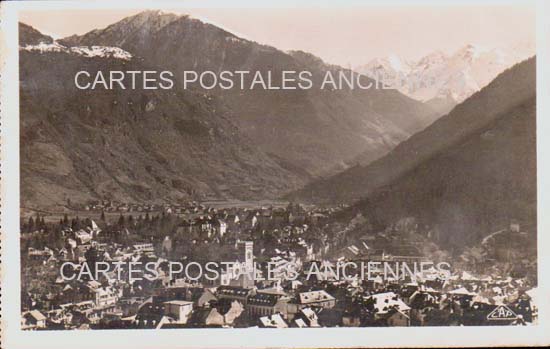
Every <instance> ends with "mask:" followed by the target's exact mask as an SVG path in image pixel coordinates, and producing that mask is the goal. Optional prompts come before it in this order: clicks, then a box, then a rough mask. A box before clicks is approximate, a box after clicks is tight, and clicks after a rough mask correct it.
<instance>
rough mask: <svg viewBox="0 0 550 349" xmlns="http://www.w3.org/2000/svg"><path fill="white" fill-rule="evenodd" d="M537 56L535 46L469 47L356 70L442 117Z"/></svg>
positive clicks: (377, 62) (390, 59) (396, 58)
mask: <svg viewBox="0 0 550 349" xmlns="http://www.w3.org/2000/svg"><path fill="white" fill-rule="evenodd" d="M534 54H535V48H534V47H533V46H532V45H528V44H522V45H517V46H515V47H509V48H484V47H480V46H476V45H466V46H464V47H463V48H461V49H459V50H458V51H456V52H455V53H454V54H452V55H447V54H445V53H443V52H441V51H435V52H433V53H430V54H428V55H426V56H425V57H423V58H421V59H419V60H418V61H411V60H406V59H403V58H401V57H399V56H397V55H391V56H388V57H385V58H376V59H373V60H372V61H370V62H369V63H368V64H366V65H362V66H359V67H357V68H356V69H355V71H357V72H359V73H361V74H365V75H367V76H369V77H372V78H378V79H379V80H382V81H387V82H388V84H390V85H391V86H394V87H396V88H398V90H399V91H401V92H402V93H404V94H406V95H407V96H409V97H411V98H414V99H416V100H419V101H423V102H426V103H427V104H428V105H430V106H431V107H432V108H434V109H436V110H437V111H439V112H440V113H441V114H446V113H447V112H449V111H450V110H451V109H452V107H454V106H455V105H456V104H458V103H460V102H462V101H464V100H465V99H466V98H468V97H470V96H471V95H472V94H473V93H475V92H477V91H479V90H480V89H481V88H483V87H485V86H486V85H487V84H488V83H489V82H491V81H492V80H493V79H494V78H495V77H496V76H497V75H498V74H500V73H501V72H503V71H504V70H505V69H507V68H509V67H511V66H513V65H514V64H516V63H518V62H521V61H523V60H525V59H527V58H529V57H532V56H533V55H534Z"/></svg>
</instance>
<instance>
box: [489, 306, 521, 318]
mask: <svg viewBox="0 0 550 349" xmlns="http://www.w3.org/2000/svg"><path fill="white" fill-rule="evenodd" d="M517 318H518V316H517V315H516V313H514V312H513V311H512V310H511V309H510V308H508V307H507V306H505V305H499V306H498V307H496V308H495V309H494V310H493V311H492V312H491V313H489V315H487V320H516V319H517Z"/></svg>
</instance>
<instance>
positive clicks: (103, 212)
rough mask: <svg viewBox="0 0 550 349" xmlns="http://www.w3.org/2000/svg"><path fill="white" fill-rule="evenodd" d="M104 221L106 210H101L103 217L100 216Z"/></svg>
mask: <svg viewBox="0 0 550 349" xmlns="http://www.w3.org/2000/svg"><path fill="white" fill-rule="evenodd" d="M100 219H101V220H102V221H103V222H105V211H103V210H102V211H101V218H100Z"/></svg>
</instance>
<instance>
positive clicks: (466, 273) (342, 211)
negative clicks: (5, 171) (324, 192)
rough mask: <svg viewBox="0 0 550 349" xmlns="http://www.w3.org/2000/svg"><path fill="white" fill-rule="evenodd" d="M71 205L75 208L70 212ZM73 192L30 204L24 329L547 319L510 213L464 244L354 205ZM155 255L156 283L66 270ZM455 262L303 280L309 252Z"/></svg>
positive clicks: (532, 265) (320, 256)
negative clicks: (53, 202) (81, 200)
mask: <svg viewBox="0 0 550 349" xmlns="http://www.w3.org/2000/svg"><path fill="white" fill-rule="evenodd" d="M71 206H72V209H69V208H70V207H71ZM75 206H76V204H74V203H71V202H68V203H67V207H68V209H67V210H66V211H65V212H63V213H60V214H53V213H51V212H45V211H30V210H28V211H25V212H22V217H23V218H22V221H21V268H22V269H21V273H22V278H21V279H22V289H21V305H22V314H21V325H22V328H23V329H25V330H65V329H146V328H151V329H153V328H154V329H166V328H248V327H260V328H287V327H296V328H314V327H375V326H378V327H379V326H480V325H484V326H485V325H487V326H489V325H531V324H536V323H537V303H536V293H537V287H536V285H537V282H536V260H535V259H534V258H533V256H536V252H533V251H536V243H534V242H533V241H532V239H530V238H529V237H528V235H529V229H532V228H531V227H528V226H525V227H524V226H523V225H522V224H520V222H519V221H517V220H515V219H510V220H509V221H506V222H503V227H502V229H501V230H498V231H495V232H492V233H490V234H487V235H486V237H485V238H483V240H482V241H479V243H477V244H475V245H473V246H470V247H465V248H464V249H462V250H460V251H457V250H453V249H452V248H442V247H440V246H439V244H438V239H439V237H438V233H437V230H436V229H433V228H432V227H429V226H427V225H424V224H422V223H421V222H419V221H417V220H416V219H415V218H414V217H403V218H402V219H400V220H398V221H396V222H394V223H393V224H390V225H385V226H382V225H380V224H377V223H376V222H375V221H373V220H372V219H371V218H370V217H368V215H367V214H363V213H361V212H355V211H353V210H352V209H351V208H350V207H349V206H346V205H339V206H333V207H321V206H315V205H300V204H296V203H292V202H291V203H288V202H284V203H272V204H265V203H246V204H243V205H228V206H227V207H226V206H224V205H223V204H219V203H218V204H211V203H201V202H195V201H189V202H185V203H182V204H177V205H176V204H162V205H159V204H142V203H140V204H131V203H120V202H113V201H110V200H98V201H94V202H89V203H86V204H84V205H80V206H79V207H78V209H76V208H75ZM97 261H101V262H107V263H109V264H114V263H120V262H125V263H127V262H141V263H147V262H153V263H154V265H155V266H156V270H157V271H158V274H159V275H160V277H159V278H157V279H155V280H148V279H146V278H142V279H139V280H132V279H129V278H128V277H127V276H128V275H124V276H125V277H122V278H117V277H116V275H115V273H114V272H109V273H111V274H112V275H109V276H111V277H105V276H104V275H103V276H102V277H100V278H98V279H90V278H84V279H79V280H77V279H76V278H75V279H70V280H68V279H64V278H63V277H61V274H60V268H61V266H62V265H63V263H65V262H72V263H74V264H76V265H83V264H84V263H91V262H97ZM169 261H181V262H185V261H199V262H207V261H218V262H219V261H235V262H236V263H243V264H244V265H250V264H252V263H254V264H255V265H258V266H260V268H262V267H265V266H266V265H267V264H268V263H269V264H270V265H274V266H275V275H279V274H277V271H279V270H280V271H282V270H284V269H285V268H286V266H287V265H288V264H291V263H292V264H293V265H297V266H299V268H298V270H297V273H298V277H296V278H293V279H292V280H289V279H286V278H285V277H284V275H283V274H284V273H282V272H281V273H280V278H275V279H273V278H270V279H269V280H268V279H266V280H254V279H253V280H250V279H249V278H246V277H242V275H241V276H240V277H233V275H231V273H230V272H229V271H227V273H226V274H223V275H222V278H220V280H217V281H211V280H206V279H204V278H202V279H198V280H195V279H190V278H186V277H182V278H170V277H169V274H168V272H167V265H168V263H169ZM342 261H343V262H346V261H353V262H357V263H358V262H362V261H369V262H372V261H375V262H394V263H399V262H402V263H419V262H430V263H439V262H447V263H449V264H450V266H451V269H450V271H449V273H448V275H445V276H442V275H439V274H437V273H436V272H435V271H434V273H433V275H431V277H420V276H419V277H414V278H412V277H410V275H409V276H408V277H404V278H397V279H396V278H391V277H390V278H386V277H383V275H375V277H374V278H369V279H363V280H344V279H341V278H336V277H334V275H331V274H330V273H328V274H326V275H322V276H321V277H319V276H318V275H317V277H313V278H306V277H305V274H306V271H307V270H308V268H309V266H310V265H311V263H323V264H325V265H334V264H335V263H338V262H342Z"/></svg>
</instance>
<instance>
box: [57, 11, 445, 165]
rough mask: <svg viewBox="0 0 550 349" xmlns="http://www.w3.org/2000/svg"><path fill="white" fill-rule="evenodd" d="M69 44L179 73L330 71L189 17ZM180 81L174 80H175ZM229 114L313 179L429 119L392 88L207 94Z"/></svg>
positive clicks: (150, 14) (125, 23)
mask: <svg viewBox="0 0 550 349" xmlns="http://www.w3.org/2000/svg"><path fill="white" fill-rule="evenodd" d="M61 42H63V43H66V44H69V45H107V46H117V47H121V48H123V49H125V50H127V51H129V52H131V53H132V54H135V55H136V56H139V57H142V58H143V59H144V61H145V62H146V63H147V64H149V65H151V66H156V67H162V69H169V70H171V71H173V72H174V74H175V76H178V77H182V76H183V74H184V71H187V70H194V71H198V72H201V71H206V70H211V71H215V72H219V71H222V70H229V71H239V70H245V71H262V72H266V71H272V73H273V76H274V84H280V75H281V74H280V72H281V71H283V70H287V71H289V70H293V71H302V70H309V71H312V72H314V76H318V75H320V73H323V72H325V71H327V70H331V69H341V68H339V67H331V66H328V65H326V64H324V63H323V62H322V61H320V60H319V59H317V58H316V57H313V56H311V55H309V54H306V53H303V52H291V53H285V52H282V51H279V50H277V49H275V48H273V47H269V46H266V45H261V44H258V43H255V42H252V41H249V40H245V39H242V38H239V37H237V36H235V35H233V34H231V33H229V32H227V31H225V30H223V29H221V28H218V27H215V26H213V25H211V24H208V23H203V22H201V21H199V20H197V19H194V18H192V17H189V16H179V17H174V16H173V15H166V14H162V13H159V12H156V11H146V12H143V13H140V14H138V15H135V16H132V17H129V18H126V19H124V20H122V21H120V22H117V23H115V24H112V25H110V26H109V27H107V28H105V29H101V30H94V31H92V32H90V33H87V34H85V35H82V36H72V37H68V38H66V39H64V40H62V41H61ZM181 80H182V79H180V82H181ZM207 92H208V93H211V94H215V95H217V96H219V97H220V98H222V99H223V101H224V103H225V104H226V105H227V106H228V107H229V108H230V109H231V110H232V111H233V112H234V116H235V119H234V121H235V123H236V125H237V126H238V128H239V129H240V130H242V131H243V132H244V133H245V134H246V135H247V136H248V137H249V138H250V139H251V140H252V142H253V144H255V145H257V146H258V147H260V149H262V150H263V151H265V152H267V153H272V154H275V155H276V156H277V157H279V158H281V159H284V161H286V162H288V163H289V164H291V165H293V166H296V167H299V168H301V169H303V170H305V171H307V172H309V173H311V174H313V175H319V174H323V173H326V172H327V171H330V170H331V169H333V168H334V166H336V165H338V164H340V163H342V162H343V161H346V160H349V159H352V158H354V157H355V156H356V155H358V154H361V153H366V155H365V156H364V157H365V158H366V159H368V161H372V160H374V159H376V158H378V157H380V156H382V155H384V154H385V153H387V152H388V151H389V150H391V149H392V148H393V147H394V146H395V145H396V144H398V143H399V142H401V141H403V140H404V139H406V138H407V137H409V136H410V135H411V134H413V133H414V132H416V131H418V130H420V129H422V128H424V127H425V126H426V125H428V124H429V123H431V122H432V121H433V120H434V118H435V116H436V115H435V113H434V112H433V111H432V110H431V109H430V108H429V107H427V106H425V105H423V104H422V103H418V102H416V101H414V100H412V99H410V98H408V97H406V96H403V95H402V94H400V93H398V92H397V91H394V90H391V91H390V90H374V89H371V90H354V91H329V90H324V91H323V90H318V89H311V90H268V91H266V90H263V89H254V90H247V91H241V90H240V89H230V90H209V91H207Z"/></svg>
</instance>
